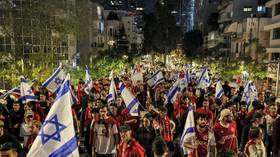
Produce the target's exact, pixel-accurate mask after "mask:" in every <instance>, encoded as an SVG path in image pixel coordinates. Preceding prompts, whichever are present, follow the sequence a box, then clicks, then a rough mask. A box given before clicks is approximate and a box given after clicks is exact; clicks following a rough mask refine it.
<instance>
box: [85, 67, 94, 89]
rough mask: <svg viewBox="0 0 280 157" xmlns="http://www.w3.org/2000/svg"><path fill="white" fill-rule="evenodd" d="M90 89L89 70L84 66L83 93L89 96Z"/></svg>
mask: <svg viewBox="0 0 280 157" xmlns="http://www.w3.org/2000/svg"><path fill="white" fill-rule="evenodd" d="M91 88H92V80H91V77H90V74H89V69H88V67H87V66H86V82H85V85H84V92H85V93H87V94H89V93H90V90H91Z"/></svg>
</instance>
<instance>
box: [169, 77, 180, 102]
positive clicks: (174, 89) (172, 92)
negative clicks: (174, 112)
mask: <svg viewBox="0 0 280 157" xmlns="http://www.w3.org/2000/svg"><path fill="white" fill-rule="evenodd" d="M180 82H181V81H180V80H177V81H176V82H175V83H174V84H173V86H172V87H171V88H170V89H169V90H168V93H167V95H166V96H167V102H168V103H171V104H173V103H174V102H175V100H176V98H177V95H178V93H180V91H181V90H180V89H181V88H180V85H181V84H180Z"/></svg>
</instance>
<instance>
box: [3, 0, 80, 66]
mask: <svg viewBox="0 0 280 157" xmlns="http://www.w3.org/2000/svg"><path fill="white" fill-rule="evenodd" d="M75 3H76V2H75V0H66V1H59V2H54V3H52V2H46V3H44V2H42V1H32V0H28V1H26V0H14V1H12V2H11V1H1V3H0V51H1V52H7V53H11V54H12V56H13V57H14V58H15V59H30V57H33V56H36V55H41V54H45V55H48V56H49V57H51V59H50V62H51V61H61V60H64V61H67V60H70V58H71V57H72V56H73V54H74V53H75V52H76V37H75V35H74V33H71V31H64V30H63V28H64V27H67V25H65V23H63V22H61V21H63V20H66V19H71V17H72V15H73V14H74V13H75ZM69 30H70V28H69Z"/></svg>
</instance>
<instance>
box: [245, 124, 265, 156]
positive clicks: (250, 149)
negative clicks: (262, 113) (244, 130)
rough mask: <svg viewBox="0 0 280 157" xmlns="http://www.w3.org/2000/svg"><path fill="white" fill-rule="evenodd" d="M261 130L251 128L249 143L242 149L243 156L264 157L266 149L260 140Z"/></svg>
mask: <svg viewBox="0 0 280 157" xmlns="http://www.w3.org/2000/svg"><path fill="white" fill-rule="evenodd" d="M262 137H263V135H262V129H261V128H259V127H251V128H250V131H249V136H248V138H249V141H248V142H247V143H246V145H245V148H244V154H245V155H246V156H247V157H266V156H267V155H266V148H265V146H264V143H263V139H262Z"/></svg>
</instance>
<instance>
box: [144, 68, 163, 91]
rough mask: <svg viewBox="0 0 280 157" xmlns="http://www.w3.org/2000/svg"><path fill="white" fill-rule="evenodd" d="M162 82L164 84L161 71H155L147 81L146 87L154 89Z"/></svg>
mask: <svg viewBox="0 0 280 157" xmlns="http://www.w3.org/2000/svg"><path fill="white" fill-rule="evenodd" d="M162 82H164V77H163V74H162V72H161V70H157V71H156V72H155V73H154V74H153V75H152V76H151V77H150V78H149V79H148V81H147V83H148V85H149V86H150V87H152V88H155V87H156V86H157V85H158V84H160V83H162Z"/></svg>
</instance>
